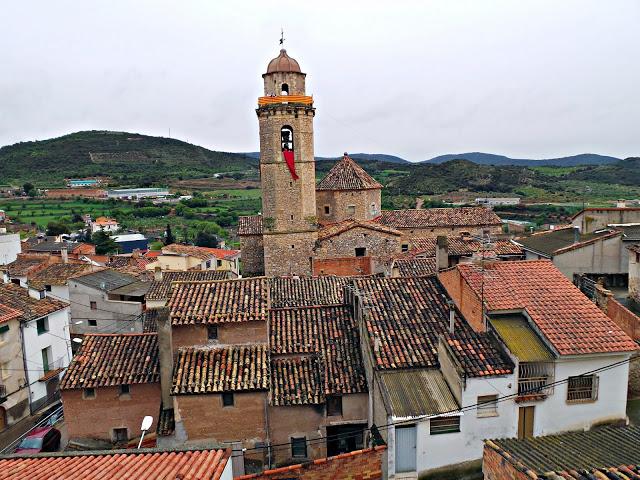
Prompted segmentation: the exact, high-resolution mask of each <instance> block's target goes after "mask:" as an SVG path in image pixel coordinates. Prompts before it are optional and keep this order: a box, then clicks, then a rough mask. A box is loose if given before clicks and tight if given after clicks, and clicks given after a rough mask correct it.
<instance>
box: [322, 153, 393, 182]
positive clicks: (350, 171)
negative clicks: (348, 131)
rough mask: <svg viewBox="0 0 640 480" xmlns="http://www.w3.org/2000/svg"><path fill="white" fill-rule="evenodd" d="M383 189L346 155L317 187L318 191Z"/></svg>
mask: <svg viewBox="0 0 640 480" xmlns="http://www.w3.org/2000/svg"><path fill="white" fill-rule="evenodd" d="M379 188H382V185H380V184H379V183H378V182H376V181H375V180H374V179H373V177H372V176H371V175H369V174H368V173H367V172H366V171H365V170H364V169H363V168H362V167H361V166H360V165H358V164H357V163H356V162H355V161H353V159H352V158H351V157H349V156H348V155H347V154H346V153H345V154H344V156H343V157H342V159H341V160H340V161H338V163H336V164H335V165H334V166H333V167H332V168H331V170H329V173H327V175H326V176H325V177H324V178H323V179H322V180H320V182H319V183H318V185H316V190H370V189H379Z"/></svg>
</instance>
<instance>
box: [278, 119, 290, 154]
mask: <svg viewBox="0 0 640 480" xmlns="http://www.w3.org/2000/svg"><path fill="white" fill-rule="evenodd" d="M280 145H281V147H282V151H283V152H286V151H293V128H291V127H290V126H289V125H284V126H283V127H282V128H281V129H280Z"/></svg>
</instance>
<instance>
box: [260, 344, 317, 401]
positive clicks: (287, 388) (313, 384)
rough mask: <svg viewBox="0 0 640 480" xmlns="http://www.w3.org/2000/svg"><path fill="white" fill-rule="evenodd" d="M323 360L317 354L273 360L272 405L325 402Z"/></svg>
mask: <svg viewBox="0 0 640 480" xmlns="http://www.w3.org/2000/svg"><path fill="white" fill-rule="evenodd" d="M322 370H323V369H322V365H321V360H320V359H319V358H318V357H317V356H316V355H313V356H310V357H302V358H277V359H272V360H271V392H270V397H271V398H270V400H271V404H272V405H276V406H278V405H308V404H318V403H324V401H325V399H326V397H325V392H324V388H323V387H324V385H323V383H324V382H323V379H322Z"/></svg>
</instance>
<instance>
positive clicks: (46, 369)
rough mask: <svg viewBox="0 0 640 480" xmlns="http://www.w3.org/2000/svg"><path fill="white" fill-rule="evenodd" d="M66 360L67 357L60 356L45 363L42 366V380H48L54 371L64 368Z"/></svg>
mask: <svg viewBox="0 0 640 480" xmlns="http://www.w3.org/2000/svg"><path fill="white" fill-rule="evenodd" d="M64 360H65V357H60V358H58V359H56V360H54V361H53V362H49V363H45V364H44V365H43V366H42V375H40V380H46V379H49V378H51V377H52V376H53V373H54V372H59V371H60V370H62V369H63V368H64Z"/></svg>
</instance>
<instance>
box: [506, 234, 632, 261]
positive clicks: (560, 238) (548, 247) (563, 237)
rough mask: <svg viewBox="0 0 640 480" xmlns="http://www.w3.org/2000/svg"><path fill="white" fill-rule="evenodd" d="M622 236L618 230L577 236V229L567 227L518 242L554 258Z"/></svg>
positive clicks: (521, 238)
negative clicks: (554, 256)
mask: <svg viewBox="0 0 640 480" xmlns="http://www.w3.org/2000/svg"><path fill="white" fill-rule="evenodd" d="M620 235H622V233H621V232H620V231H617V230H613V231H612V230H604V231H601V232H596V233H586V234H580V233H577V234H576V229H574V228H573V227H567V228H556V229H555V230H549V231H546V232H539V233H534V234H533V235H531V236H528V237H520V238H518V239H517V240H516V242H517V243H519V244H520V245H522V246H523V247H524V248H525V249H527V250H533V251H535V252H539V253H543V254H545V255H548V256H553V255H560V254H561V253H565V252H569V251H571V250H575V249H577V248H582V247H585V246H587V245H591V244H592V243H595V242H598V241H600V240H605V239H608V238H613V237H617V236H620Z"/></svg>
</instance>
